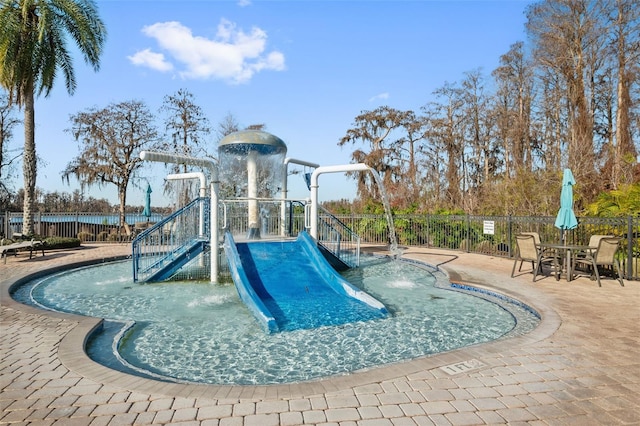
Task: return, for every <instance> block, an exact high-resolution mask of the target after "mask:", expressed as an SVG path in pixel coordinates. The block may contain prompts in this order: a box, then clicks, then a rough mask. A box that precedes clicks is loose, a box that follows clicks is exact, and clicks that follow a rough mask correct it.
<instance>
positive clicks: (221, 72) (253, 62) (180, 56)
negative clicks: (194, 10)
mask: <svg viewBox="0 0 640 426" xmlns="http://www.w3.org/2000/svg"><path fill="white" fill-rule="evenodd" d="M142 32H143V33H144V34H145V35H147V36H149V37H151V38H154V39H155V40H156V41H157V43H158V46H159V48H160V49H161V50H163V51H165V52H166V53H167V56H169V57H170V58H171V59H172V60H173V62H174V66H175V68H177V69H179V74H180V76H181V77H182V78H185V79H209V78H212V79H220V80H225V81H227V82H230V83H235V84H238V83H245V82H248V81H249V80H250V79H251V78H252V77H253V75H254V74H255V73H257V72H260V71H263V70H274V71H282V70H284V69H285V59H284V55H283V54H282V53H281V52H278V51H271V52H266V44H267V33H266V32H265V31H263V30H262V29H260V28H258V27H253V28H251V31H250V32H249V33H245V32H244V31H243V30H242V29H238V28H237V27H236V25H235V24H234V23H232V22H230V21H228V20H226V19H222V20H221V21H220V24H218V28H217V32H216V36H215V38H214V39H208V38H206V37H201V36H195V35H193V33H192V32H191V29H190V28H188V27H185V26H184V25H182V24H181V23H180V22H175V21H173V22H158V23H156V24H153V25H148V26H145V27H144V28H143V29H142ZM156 55H160V58H158V56H156ZM139 57H140V58H142V59H140V58H139ZM134 58H138V62H135V61H134ZM144 58H154V59H156V62H152V61H151V60H143V59H144ZM129 59H130V60H131V61H132V63H134V64H135V65H141V66H148V67H150V68H153V69H159V68H157V66H158V65H156V66H154V64H157V60H158V59H161V62H160V63H162V64H168V62H166V61H165V60H164V57H163V56H162V55H161V54H157V53H153V52H151V51H150V50H149V49H146V50H143V51H140V52H138V53H136V54H135V55H133V56H132V57H129ZM169 65H170V64H169ZM160 70H162V71H166V69H160Z"/></svg>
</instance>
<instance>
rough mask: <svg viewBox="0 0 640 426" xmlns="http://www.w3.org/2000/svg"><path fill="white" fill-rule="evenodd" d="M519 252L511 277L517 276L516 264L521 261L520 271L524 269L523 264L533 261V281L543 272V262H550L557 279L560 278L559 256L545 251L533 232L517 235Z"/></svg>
mask: <svg viewBox="0 0 640 426" xmlns="http://www.w3.org/2000/svg"><path fill="white" fill-rule="evenodd" d="M516 245H517V252H516V256H515V260H514V262H513V269H512V270H511V278H513V277H514V276H515V272H516V265H517V264H518V261H519V262H520V267H519V268H518V272H520V271H522V264H523V263H524V262H525V261H526V262H531V266H532V268H533V271H532V272H533V281H535V280H536V277H537V276H538V272H542V266H543V264H550V265H551V267H552V270H553V271H554V272H555V277H556V281H558V280H560V267H559V263H558V258H557V257H556V255H555V253H554V254H553V255H550V254H549V253H547V252H543V251H542V250H541V249H540V247H538V245H537V244H536V238H535V236H534V235H533V234H531V233H527V234H524V233H523V234H519V235H516Z"/></svg>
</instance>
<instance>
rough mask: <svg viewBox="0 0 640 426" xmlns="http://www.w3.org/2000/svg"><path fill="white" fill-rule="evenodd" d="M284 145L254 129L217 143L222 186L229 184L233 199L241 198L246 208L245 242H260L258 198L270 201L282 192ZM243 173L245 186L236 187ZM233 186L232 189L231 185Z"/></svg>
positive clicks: (276, 138) (269, 135)
mask: <svg viewBox="0 0 640 426" xmlns="http://www.w3.org/2000/svg"><path fill="white" fill-rule="evenodd" d="M286 153H287V145H285V143H284V142H283V141H282V139H280V138H279V137H277V136H274V135H272V134H270V133H267V132H263V131H258V130H244V131H240V132H235V133H231V134H229V135H227V136H225V137H224V138H222V140H220V143H219V144H218V159H219V163H220V165H221V167H220V172H221V176H220V177H221V179H222V182H223V184H224V183H225V182H226V183H227V184H229V188H231V189H233V190H234V192H235V194H233V195H235V196H236V197H237V196H239V195H240V196H241V195H242V192H243V191H242V189H245V188H246V193H245V194H244V197H246V199H247V205H248V212H247V213H248V233H247V239H249V240H256V239H260V212H259V208H258V198H273V197H274V196H275V192H276V191H278V190H280V189H282V180H283V179H284V178H286V177H283V176H282V171H283V168H282V166H281V164H283V162H284V158H285V155H286ZM245 173H246V187H244V188H242V187H241V186H238V185H237V183H238V182H237V181H238V178H237V176H238V175H240V176H242V175H244V174H245ZM231 185H233V186H231Z"/></svg>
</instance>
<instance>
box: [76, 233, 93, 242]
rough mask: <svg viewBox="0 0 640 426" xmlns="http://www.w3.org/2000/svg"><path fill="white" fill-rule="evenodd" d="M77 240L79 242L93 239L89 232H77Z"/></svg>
mask: <svg viewBox="0 0 640 426" xmlns="http://www.w3.org/2000/svg"><path fill="white" fill-rule="evenodd" d="M78 239H79V240H80V241H81V242H85V241H88V240H92V239H93V234H91V233H89V232H78Z"/></svg>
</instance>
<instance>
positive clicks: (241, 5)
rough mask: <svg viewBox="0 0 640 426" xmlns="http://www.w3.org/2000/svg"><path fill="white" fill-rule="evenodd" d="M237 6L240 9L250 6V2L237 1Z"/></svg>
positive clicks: (249, 0)
mask: <svg viewBox="0 0 640 426" xmlns="http://www.w3.org/2000/svg"><path fill="white" fill-rule="evenodd" d="M238 6H240V7H245V6H251V0H238Z"/></svg>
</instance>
